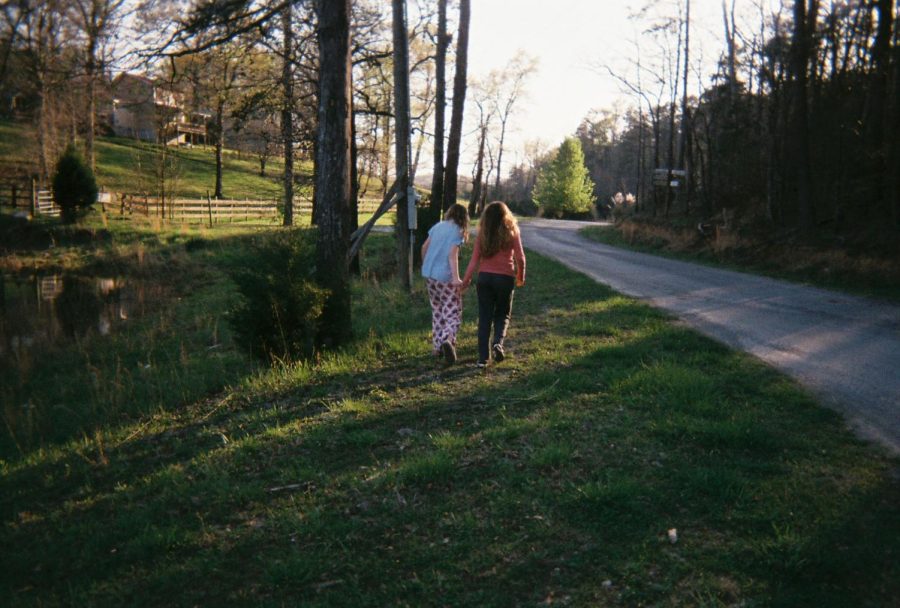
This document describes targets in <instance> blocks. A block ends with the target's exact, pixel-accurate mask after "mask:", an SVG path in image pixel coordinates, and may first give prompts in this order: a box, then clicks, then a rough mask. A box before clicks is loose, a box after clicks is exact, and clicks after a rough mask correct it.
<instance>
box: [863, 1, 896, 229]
mask: <svg viewBox="0 0 900 608" xmlns="http://www.w3.org/2000/svg"><path fill="white" fill-rule="evenodd" d="M875 6H876V7H877V9H878V27H877V29H876V34H875V42H874V44H873V45H872V67H873V71H872V75H871V76H870V77H869V78H870V80H869V82H870V83H871V85H870V87H869V94H868V96H867V100H866V112H865V115H864V117H863V121H862V122H863V124H864V125H866V150H867V152H868V155H869V163H870V167H871V171H872V175H873V176H874V179H873V180H872V186H873V192H872V196H871V200H872V203H873V204H874V205H875V206H876V208H877V215H878V216H881V217H884V216H887V215H889V214H890V213H891V205H890V204H889V203H888V201H887V197H886V196H885V194H886V192H887V190H886V188H885V186H886V181H887V178H888V176H887V173H888V163H887V160H888V156H889V150H888V148H889V147H890V144H887V145H886V144H885V138H884V131H885V127H886V126H887V123H886V119H887V118H888V117H887V113H886V111H885V108H886V105H887V104H886V103H885V98H886V94H887V90H888V78H889V75H890V62H891V34H892V29H893V22H894V0H877V2H876V4H875Z"/></svg>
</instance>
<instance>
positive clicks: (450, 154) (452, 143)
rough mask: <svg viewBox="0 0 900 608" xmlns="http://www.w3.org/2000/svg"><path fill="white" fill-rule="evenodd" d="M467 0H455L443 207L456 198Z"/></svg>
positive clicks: (465, 54)
mask: <svg viewBox="0 0 900 608" xmlns="http://www.w3.org/2000/svg"><path fill="white" fill-rule="evenodd" d="M470 16H471V0H460V2H459V34H458V35H457V39H456V74H455V75H454V77H453V113H452V115H451V117H450V138H449V140H448V141H447V165H446V168H445V170H444V202H443V205H442V207H443V209H444V210H446V209H448V208H449V207H450V205H452V204H454V203H455V202H456V178H457V171H458V169H459V148H460V142H461V140H462V123H463V110H464V108H465V103H466V70H467V68H468V61H469V59H468V58H469V48H468V47H469V19H470Z"/></svg>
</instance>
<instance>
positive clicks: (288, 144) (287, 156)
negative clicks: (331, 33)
mask: <svg viewBox="0 0 900 608" xmlns="http://www.w3.org/2000/svg"><path fill="white" fill-rule="evenodd" d="M293 21H294V15H293V7H292V5H291V3H290V2H285V4H284V8H282V9H281V34H282V45H281V96H282V100H281V145H282V146H283V148H284V172H283V174H282V181H283V184H284V225H285V226H291V225H293V223H294V73H293V60H294V24H293Z"/></svg>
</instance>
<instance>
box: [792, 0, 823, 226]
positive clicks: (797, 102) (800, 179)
mask: <svg viewBox="0 0 900 608" xmlns="http://www.w3.org/2000/svg"><path fill="white" fill-rule="evenodd" d="M811 4H813V3H812V2H811ZM813 8H817V7H816V6H813ZM815 18H816V16H815V14H812V15H807V11H806V0H794V40H793V41H792V44H791V72H792V76H793V102H794V104H793V106H794V112H793V117H792V129H791V130H792V131H793V135H794V137H793V139H794V142H793V143H794V162H795V164H796V169H795V171H796V175H795V179H796V193H797V225H798V227H799V229H800V234H801V235H803V236H804V237H808V236H809V235H810V234H811V232H812V228H813V221H814V219H813V208H812V194H811V176H810V173H811V169H810V150H809V87H808V80H809V78H808V75H809V53H810V47H811V40H810V37H811V35H812V30H811V29H810V26H809V23H808V21H811V22H813V23H814V22H815Z"/></svg>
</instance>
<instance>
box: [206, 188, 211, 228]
mask: <svg viewBox="0 0 900 608" xmlns="http://www.w3.org/2000/svg"><path fill="white" fill-rule="evenodd" d="M206 210H207V211H208V212H209V227H210V228H212V201H211V200H210V198H209V190H207V191H206Z"/></svg>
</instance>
